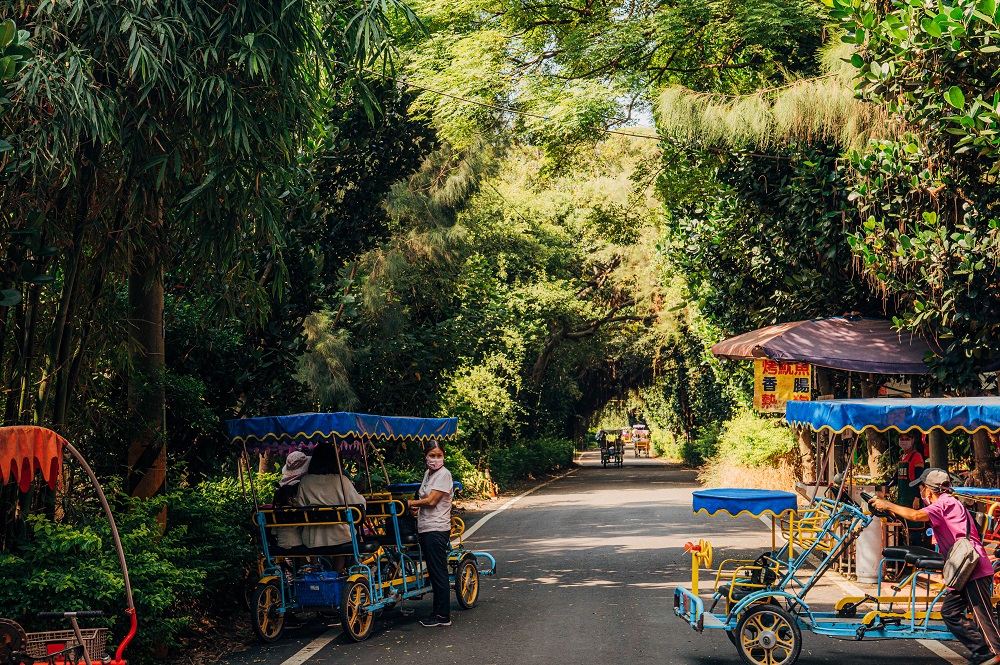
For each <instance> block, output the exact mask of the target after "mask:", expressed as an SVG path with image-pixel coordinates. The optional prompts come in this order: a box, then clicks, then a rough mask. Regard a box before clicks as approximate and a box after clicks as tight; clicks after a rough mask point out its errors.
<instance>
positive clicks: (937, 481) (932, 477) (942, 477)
mask: <svg viewBox="0 0 1000 665" xmlns="http://www.w3.org/2000/svg"><path fill="white" fill-rule="evenodd" d="M917 485H927V486H928V487H930V488H931V489H935V488H941V487H951V478H949V477H948V472H947V471H945V470H944V469H935V468H933V467H932V468H929V469H924V472H923V473H921V474H920V477H919V478H917V479H916V480H914V481H913V482H912V483H910V487H916V486H917Z"/></svg>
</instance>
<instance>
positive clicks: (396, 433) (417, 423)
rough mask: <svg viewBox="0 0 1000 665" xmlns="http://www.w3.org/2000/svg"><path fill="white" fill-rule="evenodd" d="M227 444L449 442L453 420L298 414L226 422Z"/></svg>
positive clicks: (281, 447)
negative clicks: (357, 440)
mask: <svg viewBox="0 0 1000 665" xmlns="http://www.w3.org/2000/svg"><path fill="white" fill-rule="evenodd" d="M226 430H227V431H228V432H229V438H230V440H231V441H232V442H233V443H235V444H237V445H240V446H243V445H246V447H247V450H252V451H255V452H260V453H263V452H278V451H288V450H292V449H295V450H298V449H301V448H314V447H315V446H316V444H317V443H319V442H320V441H332V440H336V439H347V438H355V437H356V438H366V437H367V438H372V439H388V440H403V439H417V440H425V439H451V438H454V437H455V434H456V432H457V431H458V419H457V418H402V417H397V416H375V415H370V414H367V413H347V412H339V413H299V414H296V415H294V416H265V417H262V418H242V419H238V420H227V421H226Z"/></svg>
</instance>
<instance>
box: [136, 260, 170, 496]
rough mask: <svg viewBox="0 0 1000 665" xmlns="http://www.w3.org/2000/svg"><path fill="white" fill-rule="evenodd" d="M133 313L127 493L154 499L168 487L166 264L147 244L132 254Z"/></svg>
mask: <svg viewBox="0 0 1000 665" xmlns="http://www.w3.org/2000/svg"><path fill="white" fill-rule="evenodd" d="M128 301H129V312H130V318H129V320H128V329H129V338H130V339H129V341H130V345H129V354H130V359H131V361H132V368H131V373H130V375H129V382H128V406H129V423H130V428H129V431H130V439H131V440H130V443H129V449H128V466H129V475H128V484H127V489H128V493H129V494H130V495H131V496H135V497H140V498H149V497H151V496H155V495H156V494H159V493H161V492H162V491H163V489H164V484H165V480H166V470H167V446H166V440H165V438H164V436H163V424H164V423H163V412H164V408H165V401H166V395H165V392H164V386H163V372H164V343H163V268H162V267H161V266H160V265H159V263H158V262H157V260H156V257H155V250H154V244H153V243H148V244H146V245H145V246H144V247H143V248H141V249H140V250H137V255H136V256H134V257H133V258H132V266H131V271H130V274H129V279H128Z"/></svg>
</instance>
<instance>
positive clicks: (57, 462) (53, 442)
mask: <svg viewBox="0 0 1000 665" xmlns="http://www.w3.org/2000/svg"><path fill="white" fill-rule="evenodd" d="M65 443H66V439H64V438H62V437H61V436H59V435H58V434H56V433H55V432H53V431H52V430H50V429H45V428H44V427H34V426H15V427H0V485H4V484H6V483H7V479H8V478H10V477H11V476H13V477H14V480H16V481H18V486H19V487H20V488H21V491H22V492H27V491H28V489H29V488H30V487H31V479H32V478H34V477H35V472H36V471H41V472H42V478H44V479H45V481H46V482H48V484H49V487H51V488H52V489H55V488H56V479H57V478H58V477H59V472H60V470H61V469H62V456H63V444H65Z"/></svg>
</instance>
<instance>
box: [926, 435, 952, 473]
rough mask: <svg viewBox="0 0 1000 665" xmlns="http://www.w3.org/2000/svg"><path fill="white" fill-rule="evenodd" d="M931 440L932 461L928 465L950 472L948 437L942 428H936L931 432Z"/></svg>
mask: <svg viewBox="0 0 1000 665" xmlns="http://www.w3.org/2000/svg"><path fill="white" fill-rule="evenodd" d="M928 438H929V439H930V441H929V443H930V449H931V450H930V453H931V455H930V460H928V463H929V464H930V465H931V466H932V467H936V468H938V469H944V470H945V471H947V470H948V437H946V436H945V433H944V430H943V429H941V428H940V427H935V428H934V429H932V430H931V433H930V435H929V437H928Z"/></svg>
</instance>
